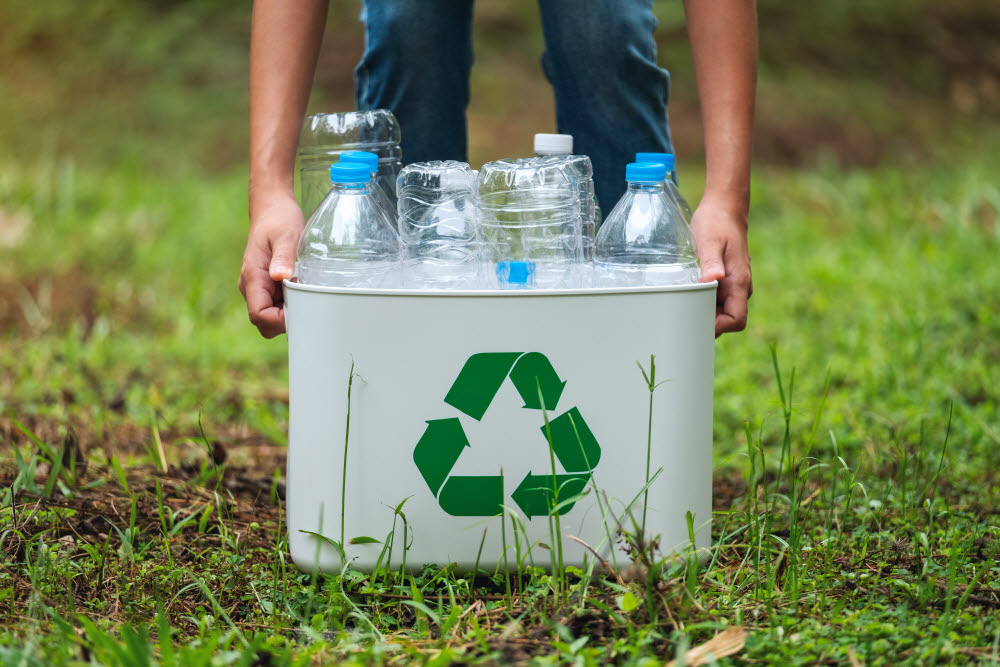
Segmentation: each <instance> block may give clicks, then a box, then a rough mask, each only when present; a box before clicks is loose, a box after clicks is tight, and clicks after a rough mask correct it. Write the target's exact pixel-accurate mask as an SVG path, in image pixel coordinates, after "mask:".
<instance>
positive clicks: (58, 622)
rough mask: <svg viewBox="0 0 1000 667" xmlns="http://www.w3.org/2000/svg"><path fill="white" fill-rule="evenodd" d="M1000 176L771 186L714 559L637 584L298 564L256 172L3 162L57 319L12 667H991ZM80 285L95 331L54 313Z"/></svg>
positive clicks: (23, 403) (30, 265)
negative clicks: (698, 653) (172, 174)
mask: <svg viewBox="0 0 1000 667" xmlns="http://www.w3.org/2000/svg"><path fill="white" fill-rule="evenodd" d="M990 160H991V159H990V158H985V157H983V158H978V159H970V160H969V161H968V162H966V163H965V167H964V168H963V169H962V170H953V169H945V168H943V167H940V168H939V167H936V166H933V165H931V166H927V167H920V168H912V169H901V168H893V167H886V168H882V169H879V170H873V171H846V172H843V171H839V170H835V169H832V168H826V167H822V166H821V167H819V168H818V169H816V170H813V171H807V172H784V171H781V170H762V171H761V172H759V174H758V182H757V184H756V187H755V191H754V202H753V214H752V219H753V222H752V224H753V233H752V237H751V238H752V252H753V256H754V260H755V265H754V266H755V286H756V291H755V296H754V298H753V310H752V317H751V326H750V329H749V331H748V332H746V333H745V334H742V335H739V336H728V337H724V338H723V339H721V340H720V341H719V343H718V346H717V363H716V368H717V373H716V411H715V412H716V426H715V442H716V456H715V459H716V466H717V470H716V485H717V489H716V517H715V522H714V526H715V528H714V540H713V546H712V547H711V549H710V550H709V552H708V553H707V554H702V555H703V556H705V558H704V559H699V558H696V557H693V556H694V554H693V553H692V554H691V556H692V557H689V558H686V559H684V560H682V561H678V562H665V561H663V562H657V561H655V560H652V561H650V565H649V566H647V567H646V568H640V569H638V570H633V571H628V572H625V571H623V574H625V575H626V576H625V578H624V580H623V581H622V582H621V583H619V582H618V581H617V580H616V579H615V578H614V577H611V578H608V579H605V578H602V577H597V576H587V573H585V572H578V571H574V570H573V569H572V568H570V569H569V571H568V572H565V573H559V572H557V576H555V577H553V576H552V575H549V574H546V573H545V572H543V571H542V570H539V569H536V568H534V567H533V566H532V565H531V564H530V563H523V562H521V556H517V563H516V567H514V566H511V567H510V571H511V572H512V573H516V574H514V576H512V577H511V578H510V579H507V578H505V577H504V576H502V573H500V572H489V573H480V574H479V575H478V576H475V577H469V576H462V575H459V574H457V573H455V572H454V571H452V570H451V569H450V568H448V567H447V564H441V565H442V566H443V567H441V568H426V569H425V570H423V571H422V572H421V573H420V574H418V575H417V576H415V577H413V578H410V577H408V576H406V575H405V573H404V572H402V571H401V570H400V569H398V567H393V568H390V567H389V566H388V563H389V562H390V559H387V560H386V561H385V562H386V565H384V566H383V567H382V568H380V570H379V571H378V572H375V573H372V574H370V575H369V574H364V573H360V572H355V571H352V570H351V569H349V568H346V569H345V570H344V572H343V573H342V574H341V575H340V576H331V575H327V576H324V575H315V576H314V575H310V574H306V573H300V572H298V571H297V570H295V569H294V567H292V566H291V565H290V563H289V560H288V554H287V550H286V548H285V536H284V528H283V516H282V512H283V508H282V507H281V496H282V493H281V487H280V484H275V482H274V476H273V475H272V473H274V472H275V470H276V469H278V470H280V468H281V465H282V459H281V457H280V450H276V449H275V448H273V447H271V448H269V449H267V448H266V447H264V446H265V445H267V443H271V442H276V443H281V442H283V438H284V435H283V433H284V429H285V426H286V423H287V405H286V403H285V397H284V396H282V393H281V392H282V389H283V388H284V386H285V383H286V381H287V377H286V374H285V373H286V371H285V368H284V365H283V359H284V348H283V345H282V344H281V343H280V342H271V343H268V342H265V341H262V340H260V339H258V338H257V337H256V335H255V333H254V332H253V331H252V329H251V327H250V326H249V325H248V324H247V323H246V322H245V319H244V318H245V316H244V315H243V312H242V305H241V302H240V300H239V296H238V294H237V293H236V291H235V289H234V288H233V287H232V284H233V276H234V275H235V273H236V268H237V264H236V260H237V259H238V256H239V250H240V247H241V242H242V238H241V237H242V230H241V229H240V226H239V225H237V224H234V223H233V224H231V222H230V221H233V220H235V219H237V218H238V217H240V216H241V215H245V212H243V211H241V206H236V207H233V206H232V202H237V201H239V202H242V187H243V183H242V179H241V178H239V177H238V176H237V175H234V176H232V177H228V176H225V175H223V176H220V177H215V178H212V179H208V180H206V179H198V180H191V181H189V182H184V181H181V182H173V183H171V184H169V186H168V185H166V184H161V183H157V182H156V181H149V180H147V179H143V178H140V177H139V176H137V175H135V174H132V173H129V172H124V173H112V174H105V175H101V176H99V177H98V176H97V175H95V174H91V173H79V174H76V173H74V176H73V179H72V182H73V184H74V185H73V190H72V191H71V192H69V193H66V192H62V193H61V195H60V197H61V198H62V199H60V198H58V197H51V198H47V199H46V198H44V197H41V198H40V197H39V195H38V192H39V190H38V189H37V188H32V184H38V183H43V184H44V183H45V182H46V178H55V176H54V175H55V174H56V173H59V170H58V169H54V170H49V171H47V172H46V171H44V170H43V171H39V172H37V173H24V172H23V171H18V170H14V169H11V168H8V169H7V170H5V171H3V172H2V174H3V177H2V178H0V184H2V187H3V196H4V198H3V200H4V201H6V202H8V203H11V202H12V203H13V205H14V206H13V208H14V210H18V211H24V212H25V214H26V215H27V216H29V217H30V219H31V220H32V221H33V222H32V227H31V231H30V235H29V237H28V238H30V243H31V248H32V252H29V253H23V252H19V251H18V250H17V249H10V250H7V251H6V260H7V261H6V263H5V266H7V267H8V268H7V269H5V271H6V273H7V275H6V276H5V280H6V281H7V282H6V284H7V285H9V286H11V289H13V290H22V291H23V293H24V294H25V295H26V296H24V297H23V299H25V300H26V299H29V298H30V299H31V300H33V301H34V303H35V306H36V307H37V310H38V315H39V317H38V319H36V320H29V318H28V317H27V315H26V313H25V312H24V311H25V306H23V305H18V304H21V303H22V302H21V301H18V300H15V301H13V302H12V303H13V304H14V306H13V308H12V309H11V310H8V311H6V315H5V317H6V319H5V321H4V326H5V327H6V330H7V333H6V335H5V337H4V353H3V355H2V356H0V378H2V382H3V386H4V387H5V391H4V393H3V399H2V401H3V405H2V411H3V412H2V414H3V415H4V416H3V422H2V428H3V431H2V433H3V437H4V439H5V441H6V443H7V445H8V447H7V451H8V452H9V457H5V460H4V463H3V466H4V467H3V476H4V480H5V484H8V485H9V486H8V487H7V489H6V490H5V491H4V494H3V495H4V497H3V498H2V501H3V503H2V506H3V509H2V510H0V545H2V550H0V554H2V555H0V616H3V618H4V627H5V630H4V631H3V632H2V633H0V647H2V648H0V655H2V656H3V659H4V661H5V662H11V663H21V664H51V663H57V662H72V661H76V662H81V663H87V662H93V663H95V664H96V663H100V664H139V663H143V664H145V661H147V660H150V659H155V660H156V661H158V662H159V663H160V664H202V663H204V664H209V660H210V656H214V657H212V658H211V659H212V660H215V661H216V662H215V663H213V664H300V663H305V662H317V661H318V662H323V661H328V660H344V661H355V662H359V663H368V662H372V661H382V662H393V663H397V662H399V663H408V662H429V663H433V664H446V663H448V662H450V661H452V660H462V661H480V662H484V663H492V662H504V661H514V660H523V659H529V658H531V659H535V660H537V661H540V662H546V661H555V662H560V663H562V662H565V663H574V664H577V663H579V664H604V663H606V662H615V663H620V664H643V663H644V661H650V660H662V659H665V658H673V657H675V656H680V655H683V654H684V653H685V651H687V650H689V649H690V648H691V647H695V646H697V645H699V644H701V643H703V642H705V641H707V640H709V639H711V638H712V637H713V636H714V635H716V634H717V633H719V632H720V631H722V630H724V629H727V628H737V627H738V628H742V629H744V630H745V631H746V633H747V634H746V638H745V645H744V646H743V648H742V649H741V650H740V651H739V652H738V653H737V654H736V655H735V656H733V657H730V658H725V659H724V660H723V662H728V663H733V664H736V663H742V662H759V661H765V662H775V663H778V662H780V663H788V664H812V663H814V662H816V661H826V662H839V663H847V662H849V661H850V660H851V656H852V655H853V656H854V658H855V659H857V660H858V661H861V662H863V663H866V664H884V663H887V662H889V661H890V660H891V661H892V662H902V663H906V664H923V663H932V662H939V663H946V662H972V663H976V662H979V663H987V662H990V661H992V660H995V659H996V657H997V654H998V648H997V642H998V639H1000V597H998V596H1000V568H998V567H997V565H996V563H997V562H998V559H997V555H998V550H1000V524H998V517H1000V509H998V503H997V498H998V497H1000V496H998V494H1000V478H998V477H997V474H996V470H997V458H996V456H997V455H996V452H997V445H998V444H1000V438H998V432H1000V417H998V410H997V405H998V400H997V399H998V396H997V387H1000V376H998V369H1000V363H998V361H1000V342H998V341H1000V320H998V318H996V317H995V313H994V312H993V310H994V306H995V302H996V298H995V295H996V294H998V293H1000V267H998V265H997V263H996V261H995V258H996V253H997V249H998V245H1000V240H998V231H997V211H998V210H1000V192H998V191H997V189H996V187H995V186H994V185H993V184H992V182H991V180H990V179H989V178H988V175H989V174H991V173H996V164H995V163H993V162H991V161H990ZM63 169H64V170H66V169H73V168H72V167H64V168H63ZM63 173H66V172H65V171H63ZM109 179H111V182H114V183H116V184H117V186H118V187H115V188H108V187H106V184H107V182H109ZM50 187H51V189H52V191H56V190H59V189H60V188H59V187H57V185H56V183H54V182H53V183H50ZM60 202H61V203H60ZM9 205H10V204H8V206H9ZM42 220H44V221H45V224H41V223H40V222H34V221H42ZM192 221H204V222H203V223H202V224H200V225H198V226H197V229H198V233H197V234H193V235H192V233H191V229H192ZM208 221H216V223H215V224H209V222H208ZM217 221H222V222H221V223H220V222H217ZM84 224H87V225H88V226H89V227H90V228H91V229H92V230H93V233H92V234H91V235H89V236H85V237H81V236H80V235H79V234H74V230H75V229H77V228H78V227H79V226H81V225H84ZM124 230H130V233H124ZM69 238H72V239H73V240H74V242H73V243H72V244H68V243H65V242H64V240H65V239H69ZM109 257H112V258H115V259H114V262H115V264H114V265H115V267H116V270H115V271H108V270H106V269H107V267H108V264H107V262H108V258H109ZM12 266H13V267H16V270H12V269H11V267H12ZM43 268H44V273H42V272H41V271H42V269H43ZM67 276H69V277H72V281H70V282H62V281H66V280H68V279H67V278H66V277H67ZM46 281H48V283H49V284H50V285H51V294H52V296H51V297H49V299H48V301H46V299H44V298H42V297H41V296H40V295H41V294H42V292H43V291H44V290H43V286H44V285H45V283H46ZM83 283H86V284H87V285H89V287H88V289H89V290H91V292H92V294H91V296H90V297H88V298H90V302H89V303H90V304H91V306H92V312H89V314H88V312H84V311H83V309H82V308H81V307H80V304H73V303H70V304H61V302H59V300H58V299H57V297H56V295H57V294H58V293H60V292H62V291H71V290H73V289H76V288H78V287H79V286H80V284H83ZM19 308H20V309H21V311H19V310H18V309H19ZM29 310H30V309H29ZM649 370H651V368H650V369H649ZM641 375H642V374H641V373H640V372H639V370H638V369H637V370H636V381H637V382H643V381H644V380H643V378H642V377H641ZM652 381H653V380H652V378H651V377H650V380H649V381H648V382H647V383H649V382H652ZM151 412H152V414H153V415H154V417H153V418H152V419H151V418H150V414H151ZM14 420H17V421H16V422H15V421H14ZM199 420H200V422H201V426H203V427H204V431H202V429H201V427H200V426H199ZM157 435H158V436H159V438H157ZM157 442H159V445H158V444H157ZM160 447H162V450H163V452H164V454H163V456H164V458H165V461H166V464H167V470H166V472H164V470H163V462H162V461H161V458H160ZM262 448H264V449H266V451H269V452H270V453H269V454H261V453H260V451H259V450H260V449H262ZM220 459H225V460H220ZM598 472H599V471H598ZM653 483H656V481H655V479H654V482H653ZM397 509H399V510H401V509H402V508H397ZM400 513H401V512H400ZM404 520H405V515H404ZM512 526H515V527H514V530H515V531H516V524H512ZM513 540H514V541H516V535H515V536H513ZM637 541H638V542H640V545H641V540H637ZM403 553H405V551H404V552H403ZM512 554H513V552H512ZM400 555H401V554H400V551H399V549H397V550H396V561H395V562H397V563H398V561H399V557H400ZM623 560H624V559H623V558H622V557H619V558H618V561H619V563H620V566H621V565H623V564H624V563H622V561H623ZM556 591H560V592H561V593H560V595H561V596H562V598H563V601H562V603H561V604H560V603H558V602H559V600H558V598H557V597H556V596H555V592H556ZM737 643H739V642H737ZM150 656H153V658H150ZM22 661H23V662H22ZM255 661H256V662H255ZM267 661H270V662H267Z"/></svg>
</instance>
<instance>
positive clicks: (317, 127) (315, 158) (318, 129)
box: [298, 109, 403, 217]
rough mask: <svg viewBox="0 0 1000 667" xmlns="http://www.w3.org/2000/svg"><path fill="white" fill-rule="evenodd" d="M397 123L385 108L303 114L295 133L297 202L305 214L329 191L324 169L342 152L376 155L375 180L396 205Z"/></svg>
mask: <svg viewBox="0 0 1000 667" xmlns="http://www.w3.org/2000/svg"><path fill="white" fill-rule="evenodd" d="M399 140H400V133H399V123H398V122H397V121H396V117H395V116H393V115H392V112H390V111H387V110H385V109H374V110H372V111H347V112H344V113H326V114H315V115H312V116H306V117H305V120H304V122H303V123H302V131H301V132H300V133H299V152H298V162H299V204H300V205H301V207H302V212H303V213H304V214H305V215H306V217H309V215H311V214H312V212H313V211H315V210H316V207H317V206H319V203H320V202H321V201H323V197H325V196H326V193H328V192H329V191H330V178H329V174H328V173H327V170H328V169H329V168H330V164H331V163H333V162H336V161H337V156H338V155H340V154H341V153H343V152H344V151H368V152H371V153H375V154H376V155H378V157H379V168H378V182H379V184H380V185H381V186H382V189H383V191H384V192H385V194H386V195H387V196H388V197H389V201H391V202H392V208H393V209H395V207H396V198H395V194H396V193H395V191H394V190H393V189H392V188H393V187H394V186H395V184H396V176H397V175H398V174H399V170H400V169H401V168H402V162H401V161H402V157H403V154H402V151H401V149H400V147H399Z"/></svg>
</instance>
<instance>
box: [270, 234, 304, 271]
mask: <svg viewBox="0 0 1000 667" xmlns="http://www.w3.org/2000/svg"><path fill="white" fill-rule="evenodd" d="M297 245H298V239H297V238H296V237H295V236H294V235H290V234H282V235H281V236H279V237H278V238H277V239H275V241H274V243H273V244H272V245H271V266H270V268H269V269H268V272H269V273H270V274H271V280H274V281H279V280H286V279H288V278H291V277H292V275H293V274H294V272H295V271H294V267H295V250H296V246H297Z"/></svg>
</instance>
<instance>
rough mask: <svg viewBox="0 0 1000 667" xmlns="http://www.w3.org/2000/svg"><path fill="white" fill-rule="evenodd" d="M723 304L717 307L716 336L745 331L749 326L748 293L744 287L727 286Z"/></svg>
mask: <svg viewBox="0 0 1000 667" xmlns="http://www.w3.org/2000/svg"><path fill="white" fill-rule="evenodd" d="M727 287H729V289H727V290H726V294H725V295H724V297H723V299H722V302H721V303H720V304H719V305H718V306H717V307H716V312H715V336H716V338H718V337H719V336H721V335H722V334H724V333H731V332H734V331H743V330H744V329H745V328H746V326H747V298H748V296H747V291H746V288H744V287H743V286H742V285H734V286H727Z"/></svg>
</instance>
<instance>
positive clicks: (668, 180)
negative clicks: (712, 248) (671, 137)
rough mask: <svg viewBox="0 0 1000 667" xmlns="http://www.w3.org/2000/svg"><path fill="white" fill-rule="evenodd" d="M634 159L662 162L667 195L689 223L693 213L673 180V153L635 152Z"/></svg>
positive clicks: (637, 160)
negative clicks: (664, 170) (665, 172)
mask: <svg viewBox="0 0 1000 667" xmlns="http://www.w3.org/2000/svg"><path fill="white" fill-rule="evenodd" d="M635 161H636V162H639V163H645V162H652V163H656V164H662V165H663V166H664V167H665V168H666V170H667V175H666V177H664V186H665V187H666V190H667V195H668V196H669V197H670V198H671V199H673V200H674V203H676V204H677V208H679V209H680V210H681V214H682V215H683V216H684V220H686V221H687V222H688V224H690V223H691V216H692V215H694V213H693V212H692V211H691V205H690V204H688V203H687V200H686V199H684V195H682V194H681V191H680V190H678V189H677V183H676V182H674V154H673V153H636V154H635Z"/></svg>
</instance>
